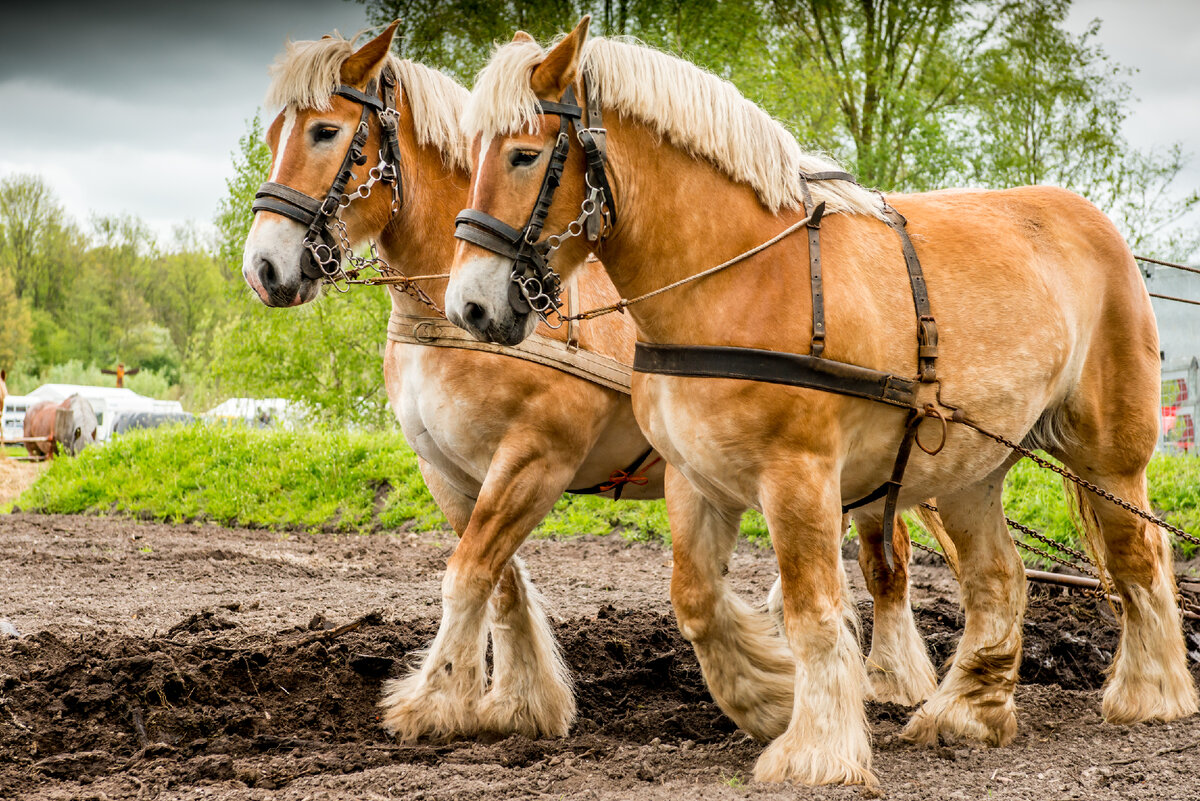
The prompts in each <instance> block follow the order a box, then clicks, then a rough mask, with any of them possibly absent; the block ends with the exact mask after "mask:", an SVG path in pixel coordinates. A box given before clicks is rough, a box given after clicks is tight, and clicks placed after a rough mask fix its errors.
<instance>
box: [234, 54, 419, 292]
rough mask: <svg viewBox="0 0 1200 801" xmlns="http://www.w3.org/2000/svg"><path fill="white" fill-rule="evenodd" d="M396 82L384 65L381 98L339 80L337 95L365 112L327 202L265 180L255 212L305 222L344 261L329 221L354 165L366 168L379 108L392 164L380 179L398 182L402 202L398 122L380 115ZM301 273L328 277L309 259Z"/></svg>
mask: <svg viewBox="0 0 1200 801" xmlns="http://www.w3.org/2000/svg"><path fill="white" fill-rule="evenodd" d="M395 86H396V80H395V76H394V75H393V74H392V71H391V68H390V67H384V69H383V72H382V73H381V75H380V84H379V96H375V95H373V94H369V93H367V92H362V91H360V90H358V89H355V88H354V87H353V86H347V85H346V84H339V85H338V86H337V87H335V88H334V90H333V94H335V95H338V96H339V97H344V98H346V99H347V100H352V101H354V102H355V103H358V104H360V105H361V106H362V113H361V114H360V115H359V118H358V126H357V127H356V128H355V129H354V135H353V136H352V137H351V139H350V145H349V146H348V147H347V148H346V155H345V156H343V157H342V163H341V166H339V167H338V171H337V175H335V176H334V179H333V183H332V184H331V185H330V187H329V191H328V192H326V193H325V198H324V199H323V200H318V199H317V198H314V197H311V196H309V195H306V194H304V193H303V192H299V191H297V190H295V189H293V188H292V187H290V186H285V185H284V184H279V183H275V182H274V181H266V182H264V183H263V184H262V186H260V187H259V188H258V191H257V192H256V193H255V195H254V202H253V204H251V207H250V208H251V210H252V211H253V212H255V213H257V212H260V211H269V212H273V213H275V214H279V215H282V216H284V217H287V218H289V219H292V220H295V221H296V222H298V223H300V224H301V225H307V226H308V232H307V234H305V240H306V241H312V242H322V243H324V244H325V245H327V246H328V247H329V249H330V252H331V253H332V254H335V258H338V259H339V260H340V258H341V249H340V247H339V246H338V243H337V242H336V241H334V239H333V237H332V236H331V235H330V234H329V231H328V228H327V226H328V223H329V219H330V218H331V217H333V216H334V215H336V214H337V212H338V209H339V207H340V206H341V202H342V196H343V194H344V193H345V190H346V185H347V184H348V183H349V182H350V180H351V179H352V178H353V177H354V166H355V165H358V166H362V165H364V164H366V162H367V159H366V156H365V155H364V154H363V147H364V146H365V145H366V143H367V137H368V136H369V134H370V128H369V126H368V120H369V119H370V115H371V113H372V112H375V113H376V115H377V116H378V118H379V122H380V126H381V129H382V133H383V135H382V140H383V149H384V151H385V153H387V160H388V162H389V164H390V165H391V169H390V170H389V171H388V173H387V174H386V175H385V176H382V177H384V179H385V180H388V181H392V182H393V183H394V185H395V187H396V197H397V200H398V201H401V200H402V198H403V188H402V186H401V183H400V158H401V155H400V141H399V136H398V134H397V131H396V125H395V121H394V120H393V119H391V118H390V117H389V116H387V115H385V114H382V113H380V112H383V111H384V110H386V109H389V108H390V107H391V105H390V102H389V100H390V93H391V92H392V90H393V89H394V88H395ZM300 271H301V272H302V273H303V275H304V277H305V278H308V279H310V280H314V281H315V280H319V279H321V278H325V277H327V276H326V275H325V273H324V271H323V270H322V269H321V268H320V266H319V265H318V264H316V263H315V262H314V261H313V260H312V259H310V258H302V259H301V260H300Z"/></svg>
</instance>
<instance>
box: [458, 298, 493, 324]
mask: <svg viewBox="0 0 1200 801" xmlns="http://www.w3.org/2000/svg"><path fill="white" fill-rule="evenodd" d="M463 318H464V319H465V320H466V322H467V324H468V325H470V326H471V327H472V328H474V329H475V330H477V331H482V330H484V329H485V328H487V326H488V321H489V320H490V319H491V315H490V314H488V310H487V309H485V308H484V307H483V306H481V305H480V304H478V303H467V306H466V308H465V309H464V314H463Z"/></svg>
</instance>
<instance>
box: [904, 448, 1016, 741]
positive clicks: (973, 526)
mask: <svg viewBox="0 0 1200 801" xmlns="http://www.w3.org/2000/svg"><path fill="white" fill-rule="evenodd" d="M1009 466H1010V464H1008V463H1006V464H1005V465H1004V466H1003V467H1001V468H1000V469H999V470H997V471H995V472H994V473H993V474H992V475H990V476H988V477H987V478H985V479H984V480H982V481H980V482H978V483H976V484H975V485H973V486H971V487H968V488H966V489H965V490H962V491H961V492H958V493H956V494H954V495H949V496H939V497H938V509H939V515H940V517H941V520H942V523H943V525H944V527H945V532H946V534H947V535H948V536H949V538H950V539H951V541H952V542H953V545H954V549H955V551H956V553H957V556H958V563H959V582H960V584H961V587H962V603H963V608H964V610H965V617H966V622H965V626H964V628H963V634H962V638H961V639H960V640H959V643H958V648H957V650H956V651H955V655H954V659H953V661H952V662H951V665H950V669H949V671H948V672H947V673H946V675H945V677H944V678H943V679H942V681H941V684H939V685H938V688H937V689H936V690H935V691H934V693H933V695H931V696H930V697H929V699H928V700H926V701H925V703H924V704H923V705H922V706H921V708H920V709H918V710H917V712H916V714H914V715H913V718H912V720H911V721H910V722H909V724H908V726H907V727H905V730H904V732H903V736H904V737H905V739H908V740H910V741H913V742H917V743H922V744H928V745H934V744H936V743H937V740H938V737H939V736H941V737H943V738H946V739H950V740H953V739H959V738H966V739H973V740H979V741H981V742H983V743H986V744H988V745H996V746H998V745H1007V744H1008V743H1009V742H1011V741H1012V739H1013V737H1014V736H1015V735H1016V732H1017V718H1016V706H1015V703H1014V701H1013V691H1014V689H1015V687H1016V683H1017V670H1018V667H1019V666H1020V662H1021V624H1022V619H1023V617H1024V614H1025V568H1024V564H1023V563H1022V562H1021V558H1020V556H1018V554H1017V550H1016V547H1015V546H1014V545H1013V543H1012V539H1011V538H1010V537H1009V535H1008V528H1007V524H1006V522H1005V519H1004V509H1003V507H1002V506H1001V503H1000V498H1001V493H1002V490H1003V484H1004V475H1005V473H1007V471H1008V468H1009Z"/></svg>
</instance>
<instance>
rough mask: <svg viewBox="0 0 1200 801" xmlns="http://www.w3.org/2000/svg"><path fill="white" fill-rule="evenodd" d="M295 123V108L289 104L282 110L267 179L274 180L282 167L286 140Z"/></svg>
mask: <svg viewBox="0 0 1200 801" xmlns="http://www.w3.org/2000/svg"><path fill="white" fill-rule="evenodd" d="M295 124H296V109H294V108H291V107H290V106H289V107H288V108H287V110H285V111H284V112H283V127H282V128H280V129H279V145H278V148H279V149H278V150H277V151H276V153H275V163H274V164H272V165H271V174H270V176H268V178H267V180H269V181H275V180H278V178H279V171H280V170H281V169H283V159H284V155H285V154H286V153H287V144H288V140H290V139H291V138H292V128H293V127H294V126H295Z"/></svg>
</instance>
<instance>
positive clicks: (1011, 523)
mask: <svg viewBox="0 0 1200 801" xmlns="http://www.w3.org/2000/svg"><path fill="white" fill-rule="evenodd" d="M1004 519H1005V521H1006V522H1007V523H1008V527H1009V528H1011V529H1013V530H1015V531H1019V532H1021V533H1022V534H1024V535H1026V536H1028V537H1033V538H1034V539H1035V540H1038V541H1039V542H1043V543H1045V544H1046V545H1049V546H1050V547H1051V548H1055V549H1057V550H1059V551H1062V552H1063V553H1066V554H1070V555H1071V556H1073V557H1075V558H1076V559H1078V560H1079V562H1086V563H1087V565H1091V566H1092V567H1095V565H1096V563H1095V562H1094V561H1093V560H1092V558H1091V557H1090V556H1088V555H1087V554H1085V553H1083V552H1082V551H1077V550H1075V549H1074V548H1072V547H1070V546H1069V545H1063V544H1062V543H1061V542H1056V541H1055V540H1052V539H1050V538H1049V537H1047V536H1046V535H1045V534H1043V533H1042V532H1040V531H1036V530H1034V529H1032V528H1030V527H1029V526H1023V525H1021V524H1020V523H1018V522H1017V521H1015V520H1013V519H1012V518H1010V517H1006V518H1004ZM1014 541H1015V542H1017V543H1018V544H1020V545H1023V546H1024V547H1026V548H1028V549H1030V550H1033V551H1034V553H1041V554H1042V555H1044V556H1045V557H1046V558H1048V559H1051V560H1053V561H1055V562H1058V563H1059V564H1060V565H1063V566H1065V567H1071V568H1074V569H1075V570H1078V571H1079V572H1080V573H1084V574H1086V575H1089V576H1091V577H1092V578H1094V579H1099V578H1100V574H1099V573H1097V572H1096V571H1095V570H1093V569H1092V567H1087V566H1086V565H1084V564H1070V563H1068V562H1064V561H1062V560H1060V559H1056V558H1055V557H1054V556H1052V555H1050V554H1048V553H1045V552H1043V551H1042V550H1041V549H1040V548H1037V549H1035V548H1034V547H1033V546H1031V545H1028V544H1027V543H1022V542H1021V541H1020V540H1016V539H1015V538H1014Z"/></svg>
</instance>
